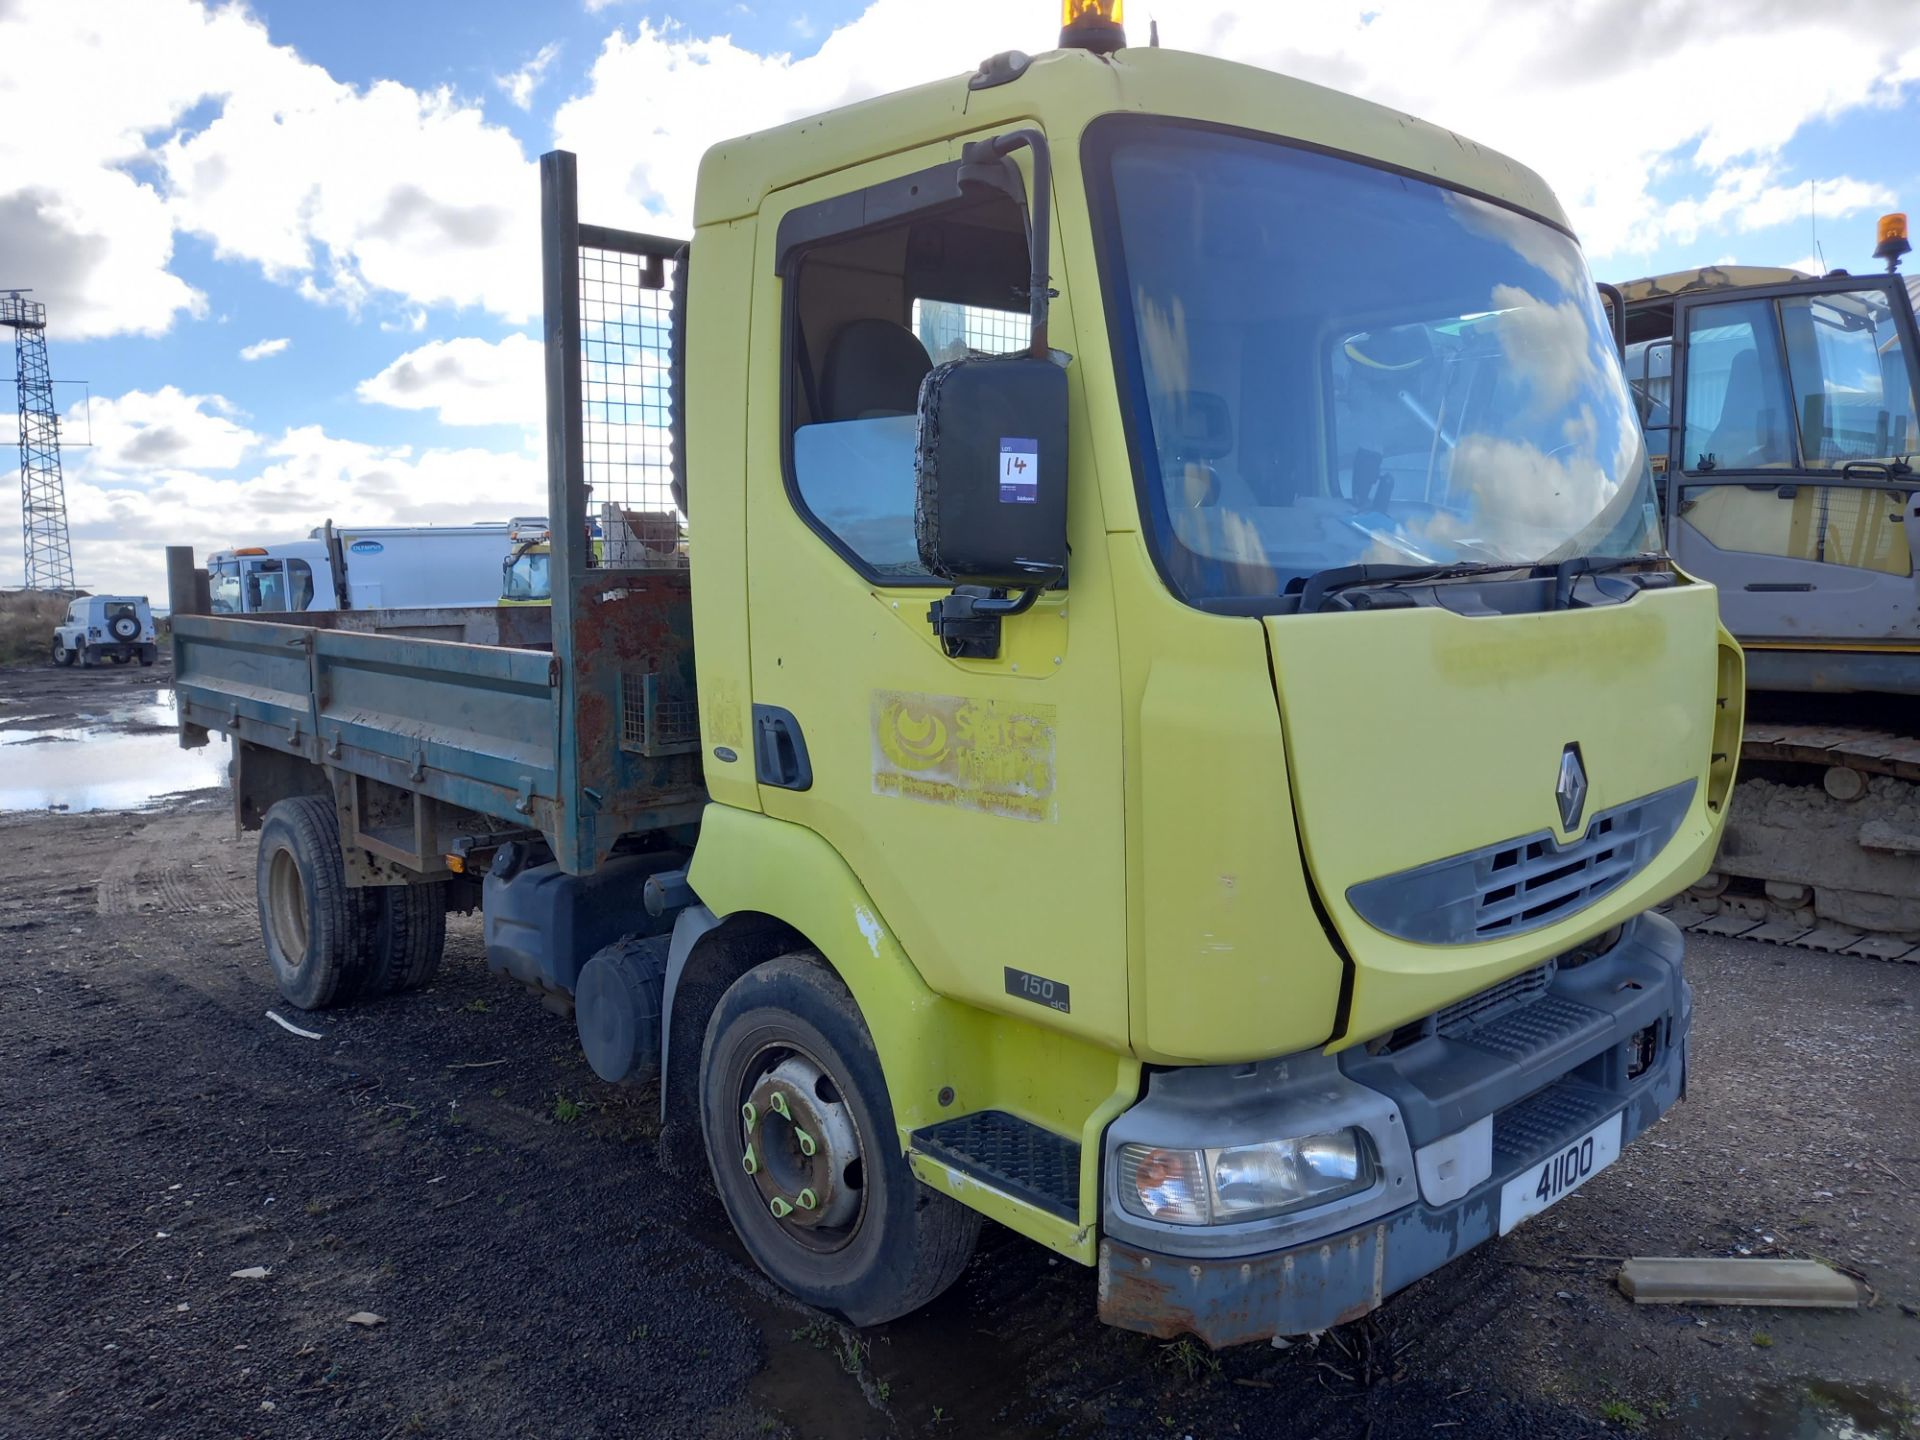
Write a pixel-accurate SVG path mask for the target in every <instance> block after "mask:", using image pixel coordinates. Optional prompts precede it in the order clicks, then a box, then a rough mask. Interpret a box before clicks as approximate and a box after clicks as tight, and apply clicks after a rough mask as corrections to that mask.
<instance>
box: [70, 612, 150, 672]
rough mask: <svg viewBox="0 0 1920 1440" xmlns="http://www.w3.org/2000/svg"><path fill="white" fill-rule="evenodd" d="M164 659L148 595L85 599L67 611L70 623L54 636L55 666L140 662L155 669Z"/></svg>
mask: <svg viewBox="0 0 1920 1440" xmlns="http://www.w3.org/2000/svg"><path fill="white" fill-rule="evenodd" d="M159 656H160V647H159V646H158V645H157V644H156V643H155V639H154V632H153V611H152V610H151V609H150V608H149V607H148V605H147V597H146V596H144V595H83V596H82V597H81V598H80V599H78V600H76V601H74V602H73V603H72V604H71V605H69V606H68V607H67V619H66V623H65V624H64V625H62V626H61V627H60V628H59V629H57V630H55V631H54V632H53V663H54V664H56V665H71V664H73V662H74V661H75V660H78V661H79V662H80V663H81V664H82V665H95V664H98V663H99V662H100V661H102V660H111V661H113V663H114V664H116V665H124V664H126V663H127V662H128V661H129V660H138V661H139V662H140V663H141V664H142V665H151V664H153V662H154V661H155V660H156V659H158V658H159Z"/></svg>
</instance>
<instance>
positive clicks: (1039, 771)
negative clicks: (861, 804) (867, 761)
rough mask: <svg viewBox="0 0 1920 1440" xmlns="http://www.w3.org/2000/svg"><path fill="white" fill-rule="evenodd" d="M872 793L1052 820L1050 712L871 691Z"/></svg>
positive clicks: (958, 698) (955, 698) (1039, 707)
mask: <svg viewBox="0 0 1920 1440" xmlns="http://www.w3.org/2000/svg"><path fill="white" fill-rule="evenodd" d="M873 793H874V794H876V795H900V796H904V797H906V798H907V799H909V800H926V801H929V802H931V803H933V804H935V805H957V806H958V807H960V808H961V809H962V810H984V811H986V812H987V813H988V814H989V815H1005V816H1008V817H1010V818H1012V819H1016V820H1052V819H1054V818H1055V812H1054V797H1053V706H1051V705H1017V706H1016V705H1007V704H1002V703H1000V702H999V701H996V700H975V699H971V698H969V697H968V696H965V695H915V694H909V693H906V692H903V691H898V690H876V691H874V692H873Z"/></svg>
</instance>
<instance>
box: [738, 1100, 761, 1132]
mask: <svg viewBox="0 0 1920 1440" xmlns="http://www.w3.org/2000/svg"><path fill="white" fill-rule="evenodd" d="M740 1118H741V1119H742V1120H743V1121H745V1122H746V1126H747V1129H749V1130H751V1129H753V1122H754V1121H756V1120H758V1119H759V1118H760V1112H759V1111H758V1110H756V1109H754V1108H753V1102H752V1101H751V1100H749V1101H747V1103H746V1104H744V1105H742V1106H741V1107H740Z"/></svg>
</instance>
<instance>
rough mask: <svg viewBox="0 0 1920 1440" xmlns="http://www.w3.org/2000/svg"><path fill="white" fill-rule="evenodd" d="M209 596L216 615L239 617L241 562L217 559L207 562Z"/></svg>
mask: <svg viewBox="0 0 1920 1440" xmlns="http://www.w3.org/2000/svg"><path fill="white" fill-rule="evenodd" d="M207 594H208V598H209V600H210V602H211V603H212V606H213V613H214V614H216V615H238V614H240V613H241V604H240V562H239V561H238V560H234V559H231V558H229V559H220V558H219V557H215V558H214V559H212V560H209V561H208V562H207Z"/></svg>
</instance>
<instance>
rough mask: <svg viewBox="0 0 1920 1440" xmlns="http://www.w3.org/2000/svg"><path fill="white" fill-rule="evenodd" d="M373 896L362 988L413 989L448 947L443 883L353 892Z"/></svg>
mask: <svg viewBox="0 0 1920 1440" xmlns="http://www.w3.org/2000/svg"><path fill="white" fill-rule="evenodd" d="M358 893H360V894H362V895H365V896H368V897H369V898H370V899H371V901H372V912H373V937H372V942H373V943H372V961H371V966H370V968H369V970H368V972H367V979H366V983H365V985H364V986H363V987H362V991H363V993H364V994H366V995H368V996H374V995H400V994H404V993H405V992H406V991H408V990H418V989H419V988H420V987H421V986H422V985H424V984H426V983H427V981H429V980H431V979H432V978H433V974H434V971H436V970H438V969H439V968H440V956H441V955H442V953H444V952H445V950H446V948H447V884H446V881H444V880H432V881H427V882H425V883H422V884H419V885H384V886H381V887H379V888H378V889H367V890H362V891H360V892H358Z"/></svg>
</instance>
